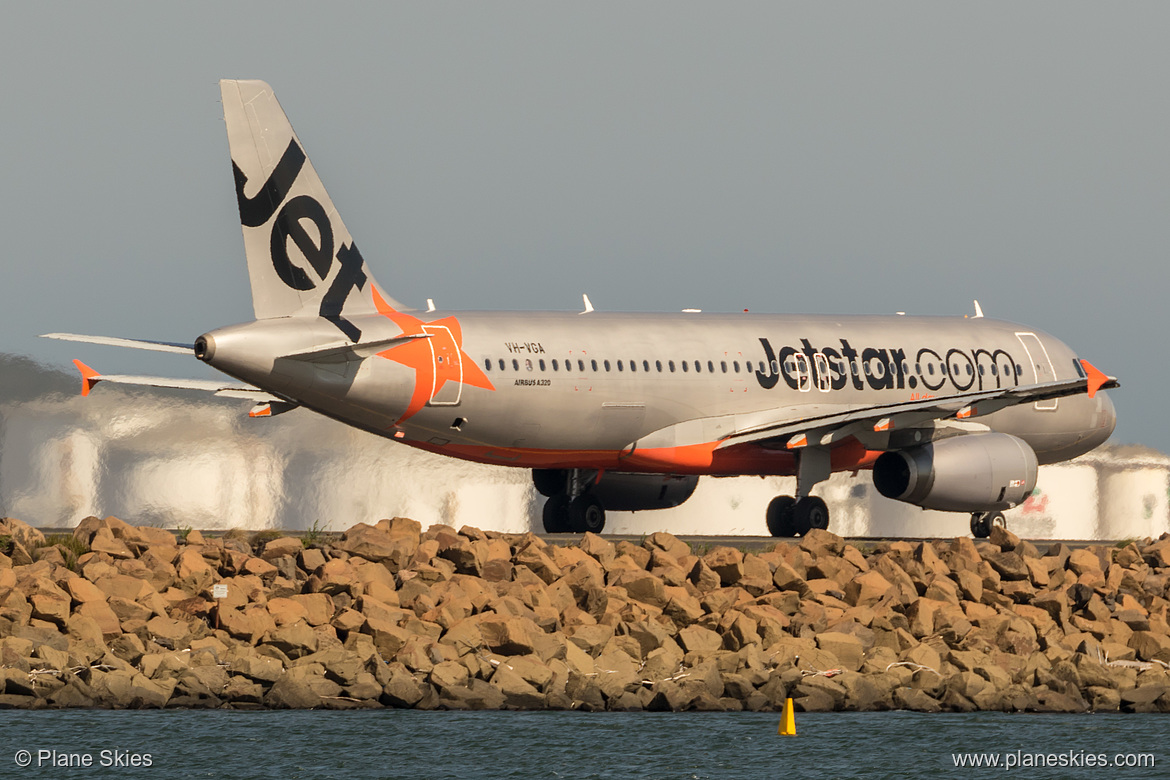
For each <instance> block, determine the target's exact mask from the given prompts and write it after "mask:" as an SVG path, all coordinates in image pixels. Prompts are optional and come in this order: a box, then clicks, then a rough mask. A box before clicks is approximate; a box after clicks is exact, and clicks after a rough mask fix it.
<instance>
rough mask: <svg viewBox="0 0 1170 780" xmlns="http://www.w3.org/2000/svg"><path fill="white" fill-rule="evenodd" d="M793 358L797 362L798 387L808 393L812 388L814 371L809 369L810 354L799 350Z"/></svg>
mask: <svg viewBox="0 0 1170 780" xmlns="http://www.w3.org/2000/svg"><path fill="white" fill-rule="evenodd" d="M792 359H793V360H794V361H795V362H796V389H797V390H799V391H800V392H802V393H807V392H808V391H809V390H812V372H811V371H810V370H809V365H808V355H806V354H804V353H803V352H797V353H796V354H795V355H793V356H792Z"/></svg>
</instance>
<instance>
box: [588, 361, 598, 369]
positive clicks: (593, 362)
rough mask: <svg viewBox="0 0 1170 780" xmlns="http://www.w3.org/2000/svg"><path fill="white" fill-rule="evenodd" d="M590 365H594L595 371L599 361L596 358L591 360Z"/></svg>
mask: <svg viewBox="0 0 1170 780" xmlns="http://www.w3.org/2000/svg"><path fill="white" fill-rule="evenodd" d="M589 365H591V366H592V367H593V370H594V371H596V370H597V361H596V360H590V361H589Z"/></svg>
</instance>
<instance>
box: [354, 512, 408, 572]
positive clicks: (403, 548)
mask: <svg viewBox="0 0 1170 780" xmlns="http://www.w3.org/2000/svg"><path fill="white" fill-rule="evenodd" d="M396 519H398V518H396ZM383 522H386V521H380V522H379V526H380V525H381V524H382V523H383ZM400 531H401V529H400ZM418 545H419V539H418V535H417V534H415V535H410V534H409V533H401V532H400V534H399V535H397V536H395V535H393V534H391V533H389V532H388V531H387V530H383V529H382V528H379V527H374V526H371V525H367V524H365V523H358V524H357V525H355V526H353V527H352V528H349V529H348V530H346V531H345V533H343V534H342V535H341V541H340V542H339V543H338V545H337V547H338V549H341V550H344V551H345V552H347V553H349V554H350V555H356V556H358V557H360V558H365V559H366V560H368V561H374V562H375V563H379V562H382V561H392V562H393V563H395V564H396V565H397V566H402V565H404V564H405V563H406V561H408V560H409V559H410V557H411V556H413V555H414V553H415V551H416V550H417V549H418Z"/></svg>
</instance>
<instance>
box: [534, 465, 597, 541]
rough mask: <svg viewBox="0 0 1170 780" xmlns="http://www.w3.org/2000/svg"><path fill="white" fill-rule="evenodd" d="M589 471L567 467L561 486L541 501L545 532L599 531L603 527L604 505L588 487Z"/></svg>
mask: <svg viewBox="0 0 1170 780" xmlns="http://www.w3.org/2000/svg"><path fill="white" fill-rule="evenodd" d="M591 473H593V472H585V471H584V470H583V469H570V470H569V472H568V476H567V478H566V479H565V484H564V486H563V487H562V488H561V489H560V490H558V491H557V492H555V493H553V494H552V495H550V496H549V499H548V501H546V502H545V504H544V517H543V520H544V531H545V533H550V534H564V533H574V534H583V533H585V532H587V531H588V532H589V533H595V534H599V533H601V531H602V529H604V528H605V507H604V506H602V505H601V499H599V498H598V497H597V496H596V495H594V494H593V493H592V492H591V491H590V490H589V487H590V480H589V478H588V477H589V474H591ZM542 492H543V491H542Z"/></svg>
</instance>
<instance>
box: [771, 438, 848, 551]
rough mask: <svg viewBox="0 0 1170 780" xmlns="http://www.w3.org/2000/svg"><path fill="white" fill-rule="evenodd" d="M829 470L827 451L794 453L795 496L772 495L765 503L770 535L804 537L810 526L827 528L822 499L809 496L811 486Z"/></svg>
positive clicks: (820, 449)
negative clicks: (773, 496)
mask: <svg viewBox="0 0 1170 780" xmlns="http://www.w3.org/2000/svg"><path fill="white" fill-rule="evenodd" d="M831 471H832V469H831V468H830V465H829V451H828V450H827V449H825V448H823V447H809V448H807V449H801V450H798V451H797V453H796V496H795V497H793V496H776V497H775V498H773V499H772V501H771V503H769V504H768V512H767V515H766V519H767V523H768V533H770V534H772V536H798V535H799V536H804V535H805V534H807V533H808V532H809V531H811V530H812V529H814V528H821V529H825V528H828V527H829V508H828V507H827V506H825V501H824V499H822V498H819V497H817V496H810V495H809V492H810V491H811V490H812V488H813V485H816V484H817V483H818V482H824V481H825V480H826V479H828V478H829V474H830V472H831Z"/></svg>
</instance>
